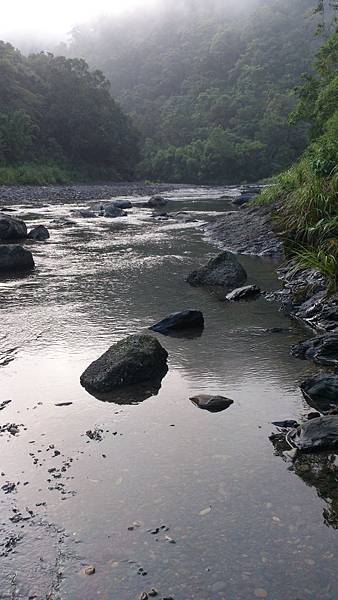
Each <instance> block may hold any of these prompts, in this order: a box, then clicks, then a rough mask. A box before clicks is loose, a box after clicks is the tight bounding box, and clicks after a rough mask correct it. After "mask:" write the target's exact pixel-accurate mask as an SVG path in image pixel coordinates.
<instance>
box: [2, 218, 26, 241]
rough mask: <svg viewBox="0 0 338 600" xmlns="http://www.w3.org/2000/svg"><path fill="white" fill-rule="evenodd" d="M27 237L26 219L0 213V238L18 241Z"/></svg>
mask: <svg viewBox="0 0 338 600" xmlns="http://www.w3.org/2000/svg"><path fill="white" fill-rule="evenodd" d="M26 237H27V227H26V224H25V223H24V221H22V220H21V219H16V218H15V217H10V216H9V215H3V214H0V240H1V241H5V242H7V241H16V240H22V239H25V238H26Z"/></svg>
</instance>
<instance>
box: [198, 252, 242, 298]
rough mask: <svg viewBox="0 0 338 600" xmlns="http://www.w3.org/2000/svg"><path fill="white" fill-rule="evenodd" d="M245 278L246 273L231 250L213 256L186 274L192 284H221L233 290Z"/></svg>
mask: <svg viewBox="0 0 338 600" xmlns="http://www.w3.org/2000/svg"><path fill="white" fill-rule="evenodd" d="M246 279H247V274H246V272H245V270H244V269H243V267H242V265H241V264H240V263H239V262H238V260H237V258H236V257H235V255H234V254H232V253H231V252H222V253H221V254H219V255H218V256H216V257H215V258H212V259H211V260H209V262H208V263H207V264H206V265H205V266H204V267H202V268H201V269H198V270H197V271H193V272H192V273H190V275H188V278H187V281H188V283H190V285H193V286H200V285H205V286H222V287H224V288H225V289H226V290H228V291H230V290H233V289H234V288H235V287H238V286H240V285H241V284H242V283H244V282H245V281H246Z"/></svg>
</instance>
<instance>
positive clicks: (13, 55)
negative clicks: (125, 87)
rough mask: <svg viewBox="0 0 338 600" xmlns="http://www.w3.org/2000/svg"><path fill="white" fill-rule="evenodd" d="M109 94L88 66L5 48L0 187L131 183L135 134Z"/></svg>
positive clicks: (1, 55) (0, 63)
mask: <svg viewBox="0 0 338 600" xmlns="http://www.w3.org/2000/svg"><path fill="white" fill-rule="evenodd" d="M109 88H110V85H109V82H108V81H107V79H106V78H105V77H104V75H103V74H102V73H101V72H100V71H91V70H89V67H88V65H87V64H86V62H85V61H84V60H78V59H66V58H64V57H54V56H53V55H52V54H49V53H48V54H46V53H40V54H33V55H30V56H29V57H25V56H23V55H22V54H21V53H20V52H19V51H18V50H15V49H14V48H13V46H11V45H10V44H7V43H4V42H0V182H1V183H8V184H11V183H45V182H62V181H65V180H67V179H70V178H74V177H76V176H77V175H78V176H80V175H82V176H83V174H85V175H86V176H87V177H88V176H90V175H92V176H96V177H100V176H108V175H109V176H110V177H114V178H126V177H131V176H132V175H133V171H134V167H135V164H136V161H137V158H138V145H137V135H136V132H135V130H134V128H133V127H132V125H131V123H130V121H129V119H128V118H127V117H126V116H125V115H124V114H123V112H122V110H121V109H120V107H119V106H118V105H117V104H116V103H115V102H114V100H113V99H112V97H111V95H110V91H109Z"/></svg>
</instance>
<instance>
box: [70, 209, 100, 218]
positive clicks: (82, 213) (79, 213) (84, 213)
mask: <svg viewBox="0 0 338 600" xmlns="http://www.w3.org/2000/svg"><path fill="white" fill-rule="evenodd" d="M73 214H74V216H75V217H81V218H82V219H95V218H96V217H97V214H96V213H95V212H94V211H93V210H90V209H89V208H88V209H87V208H81V209H80V210H75V211H73Z"/></svg>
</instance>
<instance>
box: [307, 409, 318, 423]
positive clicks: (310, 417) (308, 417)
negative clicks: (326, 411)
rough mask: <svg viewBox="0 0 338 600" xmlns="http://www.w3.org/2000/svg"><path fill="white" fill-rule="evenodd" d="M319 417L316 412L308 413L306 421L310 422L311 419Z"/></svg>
mask: <svg viewBox="0 0 338 600" xmlns="http://www.w3.org/2000/svg"><path fill="white" fill-rule="evenodd" d="M320 416H321V415H320V413H319V412H317V411H316V412H310V413H308V415H307V420H308V421H311V419H318V417H320Z"/></svg>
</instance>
